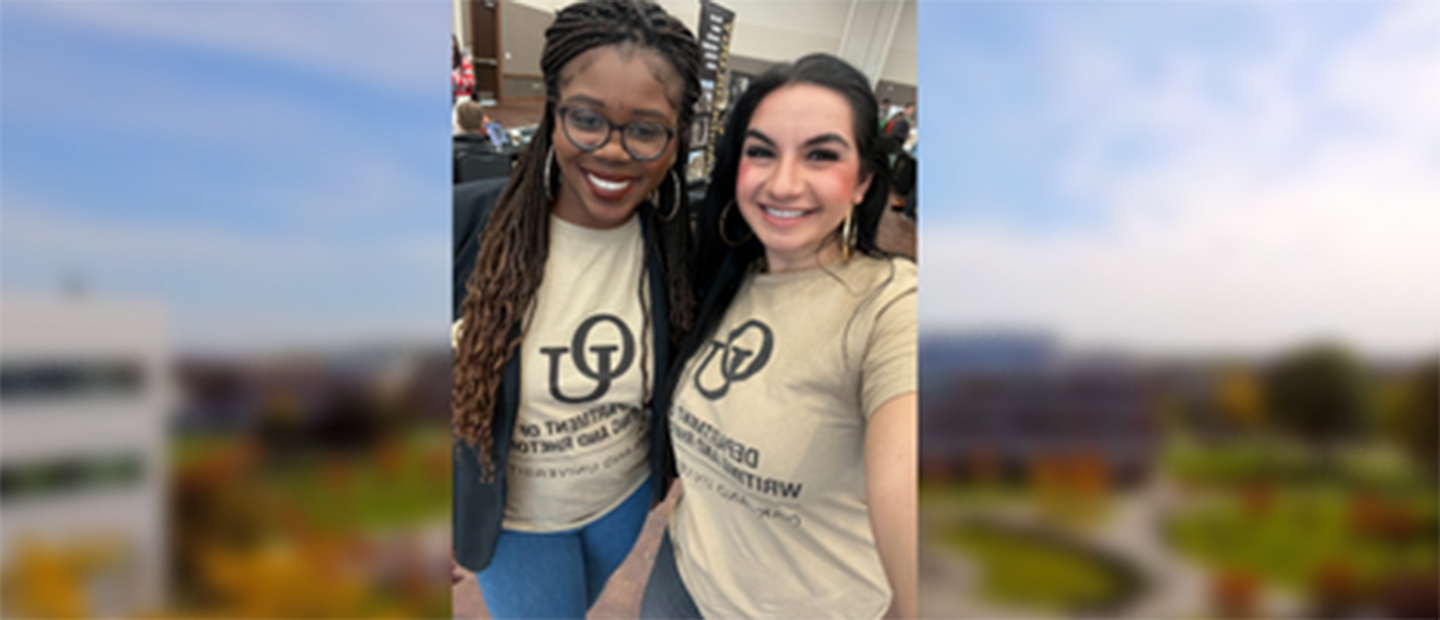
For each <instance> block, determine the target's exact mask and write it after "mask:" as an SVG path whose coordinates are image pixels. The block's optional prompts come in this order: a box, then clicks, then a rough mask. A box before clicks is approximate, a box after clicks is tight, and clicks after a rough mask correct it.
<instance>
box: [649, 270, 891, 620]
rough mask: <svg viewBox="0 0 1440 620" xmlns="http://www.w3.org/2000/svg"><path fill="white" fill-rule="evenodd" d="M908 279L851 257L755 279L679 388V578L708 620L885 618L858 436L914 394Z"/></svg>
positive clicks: (885, 587) (885, 588) (674, 416)
mask: <svg viewBox="0 0 1440 620" xmlns="http://www.w3.org/2000/svg"><path fill="white" fill-rule="evenodd" d="M915 299H916V270H915V264H914V263H911V262H909V261H907V260H904V259H889V260H884V259H875V258H870V257H866V256H859V257H856V258H854V259H851V260H850V261H849V262H846V263H839V264H834V265H830V266H827V267H825V268H821V269H810V270H806V271H801V272H793V273H783V274H773V275H768V274H751V275H749V276H747V280H746V281H745V282H744V283H743V284H742V285H741V288H740V291H739V292H738V293H737V295H736V297H735V301H734V303H732V304H731V306H730V308H729V310H728V311H727V313H726V315H725V318H724V320H723V321H722V322H721V323H720V327H719V329H718V330H717V331H716V332H715V335H714V336H713V337H712V342H711V343H710V345H709V346H708V347H707V348H705V349H702V350H701V351H699V352H698V353H697V354H696V355H695V356H694V357H693V358H692V359H691V360H690V361H689V362H687V364H686V367H685V371H684V373H683V374H682V375H681V377H680V379H679V381H680V383H679V385H678V386H677V387H678V389H677V391H676V399H675V405H674V407H673V408H672V409H671V410H670V413H669V415H670V433H671V437H672V439H673V440H674V441H673V443H674V446H675V456H676V465H677V467H678V469H679V471H680V477H681V479H682V480H684V489H685V491H684V495H683V496H682V497H681V499H680V502H679V504H678V505H677V507H676V509H675V515H674V517H673V518H672V520H671V536H672V538H673V539H674V541H675V549H676V560H677V563H678V566H679V569H680V575H681V578H682V579H683V580H684V581H685V585H686V586H687V588H688V589H689V590H690V594H691V595H692V596H693V597H694V599H695V603H696V605H697V606H698V607H699V609H700V611H701V612H702V613H703V614H704V615H705V617H707V618H711V617H717V618H737V617H747V618H754V617H791V618H831V617H841V618H878V617H880V616H881V615H883V614H884V613H885V610H886V609H887V608H888V606H889V603H890V595H891V593H890V587H889V584H888V582H887V580H886V578H885V572H884V569H883V568H882V567H881V565H880V556H879V555H878V553H877V552H876V550H875V540H874V536H873V533H872V530H871V528H870V520H869V513H868V512H867V509H866V503H865V462H864V448H865V428H866V423H867V421H868V420H869V418H870V416H871V415H872V414H873V413H874V412H875V410H876V409H877V408H879V407H880V405H882V404H884V403H885V402H886V401H888V400H890V399H891V398H894V397H896V396H900V395H902V394H906V393H909V392H913V391H915V389H916V371H915V355H916V334H915V324H916V314H915V313H916V305H915Z"/></svg>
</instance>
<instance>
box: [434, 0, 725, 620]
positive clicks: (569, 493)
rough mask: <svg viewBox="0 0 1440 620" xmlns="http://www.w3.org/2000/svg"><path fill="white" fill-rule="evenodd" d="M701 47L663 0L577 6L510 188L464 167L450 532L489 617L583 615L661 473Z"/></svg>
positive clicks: (552, 47)
mask: <svg viewBox="0 0 1440 620" xmlns="http://www.w3.org/2000/svg"><path fill="white" fill-rule="evenodd" d="M699 63H700V53H699V48H698V47H697V45H696V42H695V38H694V36H693V35H691V33H690V32H689V30H687V29H686V28H685V27H684V25H682V24H681V23H680V22H679V21H678V20H676V19H675V18H674V17H672V16H670V15H669V14H667V13H666V12H665V11H664V10H663V9H661V8H660V7H659V6H658V5H656V4H653V3H650V2H646V1H644V0H622V1H604V2H583V3H577V4H574V5H570V6H568V7H565V8H564V9H562V10H560V11H559V12H558V13H557V14H556V16H555V21H554V23H553V24H551V26H550V27H549V28H548V29H547V30H546V31H545V47H544V51H543V53H542V57H541V68H542V71H543V73H544V80H545V89H546V96H547V101H546V103H545V111H544V116H543V118H542V119H541V121H540V126H539V129H538V131H537V132H536V134H535V138H534V139H533V140H532V141H531V142H530V143H529V145H528V146H527V148H526V150H525V151H524V152H523V153H522V154H521V156H520V158H519V161H518V162H517V164H516V166H515V168H514V170H513V171H512V172H511V174H510V178H509V181H508V183H506V184H505V185H504V186H503V187H504V189H503V193H502V192H501V191H500V190H499V187H497V186H486V185H485V184H484V183H483V182H481V183H478V184H469V185H461V186H457V189H456V196H457V208H456V213H457V220H459V221H473V222H475V224H474V225H473V228H467V230H468V231H469V232H468V233H467V234H466V236H464V237H462V238H460V239H458V240H457V243H458V244H460V245H459V248H458V250H457V257H456V263H455V265H456V270H457V278H463V280H464V282H465V285H464V290H465V293H464V295H463V299H459V297H460V296H459V295H458V294H457V301H456V318H457V319H458V320H457V322H456V326H455V332H454V333H455V346H456V350H455V368H454V372H453V377H454V385H453V392H452V408H453V411H452V417H453V425H454V431H455V434H456V441H455V448H454V454H453V462H454V478H453V485H454V486H453V492H454V497H453V503H454V523H453V527H454V548H455V558H456V562H457V563H458V564H459V565H461V566H463V567H465V568H467V569H469V570H471V571H475V572H476V573H477V580H478V581H479V583H480V587H481V590H482V591H483V592H484V595H485V601H486V604H487V606H488V607H489V609H490V612H491V613H492V614H493V615H494V616H496V617H551V618H573V617H583V616H584V615H585V612H586V610H587V609H588V608H589V607H590V605H591V604H593V603H594V601H595V599H596V597H598V596H599V594H600V592H601V590H602V589H603V588H604V585H605V582H606V580H607V579H608V578H609V576H610V574H611V573H612V572H613V571H614V570H615V568H616V567H617V566H619V564H620V562H621V561H622V560H623V559H624V558H625V556H626V554H627V553H628V552H629V551H630V548H631V546H633V544H634V542H635V540H636V538H637V536H638V535H639V532H640V529H641V527H642V525H643V524H644V520H645V516H646V513H647V512H648V511H649V509H650V507H651V506H652V505H654V504H655V503H657V502H659V501H660V500H661V499H662V498H663V496H664V494H665V491H666V489H667V487H668V486H669V484H668V482H669V480H667V479H665V469H664V466H665V464H666V461H665V456H666V455H667V454H669V453H670V450H669V446H668V433H667V432H666V428H665V424H664V423H665V419H664V417H663V416H659V415H653V414H652V407H653V403H654V396H656V395H658V394H663V393H665V390H666V389H667V388H666V385H665V382H664V379H665V376H664V371H665V369H666V368H667V367H668V365H669V360H670V350H671V348H672V347H673V345H674V344H676V343H678V342H679V338H680V337H682V336H683V335H684V334H685V333H686V332H687V331H688V330H689V328H690V326H691V323H692V321H693V308H694V301H693V299H694V295H693V292H692V290H691V287H692V284H691V283H692V277H691V274H690V267H689V266H690V262H689V256H690V246H691V241H690V239H691V238H690V227H689V216H688V207H687V204H686V199H685V191H684V189H685V188H684V186H683V184H682V183H683V181H682V179H683V178H684V177H683V175H684V164H685V161H684V159H683V158H682V157H680V156H679V153H680V152H681V149H682V145H681V142H682V139H681V137H683V136H685V135H686V131H687V128H688V126H689V123H690V118H691V114H692V110H693V108H694V104H695V101H696V99H697V98H698V96H699V80H698V77H697V75H698V72H699ZM462 188H463V189H462ZM467 192H468V193H467Z"/></svg>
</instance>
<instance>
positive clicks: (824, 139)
mask: <svg viewBox="0 0 1440 620" xmlns="http://www.w3.org/2000/svg"><path fill="white" fill-rule="evenodd" d="M745 135H746V136H749V137H751V138H755V139H756V140H759V141H761V142H764V143H765V144H768V145H770V146H772V147H773V146H775V141H774V140H771V139H770V136H767V135H765V134H764V133H763V132H761V131H760V130H758V129H749V130H746V131H745ZM828 143H836V144H839V145H840V146H843V147H846V148H849V147H850V141H849V140H846V139H845V137H844V136H841V135H840V134H838V133H834V132H830V133H823V134H820V135H818V136H815V137H813V138H810V139H809V140H806V141H805V143H804V144H802V145H801V146H802V147H805V148H809V147H812V146H818V145H821V144H828Z"/></svg>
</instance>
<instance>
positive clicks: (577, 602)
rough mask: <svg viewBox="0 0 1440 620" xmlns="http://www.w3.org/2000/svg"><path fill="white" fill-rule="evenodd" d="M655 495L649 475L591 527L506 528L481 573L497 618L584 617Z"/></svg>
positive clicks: (627, 549)
mask: <svg viewBox="0 0 1440 620" xmlns="http://www.w3.org/2000/svg"><path fill="white" fill-rule="evenodd" d="M653 497H654V491H653V490H652V482H651V481H650V480H649V479H647V480H646V481H645V483H644V484H641V485H640V488H639V489H636V490H635V492H634V493H632V494H631V495H630V497H629V498H627V499H626V500H625V501H624V502H623V503H621V504H620V505H619V506H617V507H615V509H614V510H611V511H610V513H609V514H606V515H605V516H603V517H600V518H599V519H597V520H595V521H592V522H591V523H590V524H589V525H586V526H585V527H582V528H579V529H574V530H568V531H564V532H548V533H544V534H532V533H529V532H517V531H513V530H502V531H501V532H500V539H499V540H498V541H496V543H495V556H494V557H493V558H492V559H491V560H490V566H488V567H486V569H485V570H483V571H480V572H479V573H477V574H476V575H475V579H476V581H477V582H479V584H480V591H481V593H482V594H483V595H484V596H485V606H486V607H488V608H489V609H490V616H491V617H492V618H584V617H585V612H586V611H587V610H589V609H590V606H591V605H593V604H595V599H597V598H600V592H601V591H603V590H604V589H605V582H606V581H609V579H610V574H611V573H614V572H615V569H616V568H619V567H620V563H621V562H624V561H625V556H627V555H629V554H630V548H631V547H634V546H635V540H636V539H637V538H639V537H640V530H641V529H642V528H644V526H645V517H646V515H647V514H648V513H649V512H650V500H651V498H653Z"/></svg>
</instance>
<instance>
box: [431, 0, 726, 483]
mask: <svg viewBox="0 0 1440 620" xmlns="http://www.w3.org/2000/svg"><path fill="white" fill-rule="evenodd" d="M608 45H634V46H636V47H639V48H644V49H650V50H654V51H655V52H657V53H659V54H660V56H661V57H663V58H664V59H665V60H666V61H667V62H668V63H669V64H670V65H671V66H672V67H673V68H674V69H675V74H676V75H677V76H678V77H679V79H680V81H681V83H682V84H683V85H684V90H683V94H682V95H681V100H680V101H678V102H672V103H675V104H676V105H677V109H678V110H679V112H680V127H679V131H678V132H677V134H676V136H677V137H676V138H675V139H676V140H679V141H680V144H681V146H679V147H677V155H676V158H675V164H674V166H672V167H671V172H670V174H667V175H666V177H667V178H666V179H665V180H664V181H662V182H661V184H660V191H659V192H658V195H659V200H658V203H659V204H653V203H651V202H649V201H646V202H644V203H642V204H641V206H640V207H638V208H637V209H636V216H638V217H640V218H642V219H643V223H644V224H645V225H646V226H647V227H648V228H649V229H650V230H651V231H653V232H654V233H656V234H652V235H649V236H648V238H647V240H646V252H647V254H649V255H651V256H656V257H658V258H659V263H660V265H661V272H662V273H661V276H662V278H663V279H664V281H665V284H666V289H667V298H666V299H667V301H668V302H669V321H670V334H671V337H672V341H674V342H679V339H680V338H682V337H683V336H684V334H685V333H686V332H687V331H688V330H689V328H690V325H691V322H692V320H693V318H694V307H695V303H694V292H693V291H692V284H691V283H692V281H693V278H692V275H691V270H690V265H691V261H690V252H691V250H690V248H691V235H690V226H689V220H690V218H689V205H688V202H687V200H686V198H685V192H684V188H683V187H671V185H673V184H675V183H677V179H680V180H683V179H684V178H685V159H686V158H685V157H684V148H683V144H684V136H686V135H688V132H687V129H688V128H689V126H690V119H691V116H692V115H693V114H694V107H695V102H696V101H697V100H698V99H699V98H700V80H699V74H700V48H699V46H698V45H697V44H696V42H695V37H694V35H692V34H691V33H690V31H689V30H688V29H686V28H685V26H684V24H681V23H680V21H679V20H677V19H675V18H674V17H672V16H671V15H670V14H669V13H666V12H665V10H664V9H662V8H660V6H659V5H657V4H654V3H652V2H648V1H645V0H618V1H615V0H602V1H591V2H580V3H576V4H572V5H570V6H567V7H565V8H564V9H561V10H560V11H559V12H558V13H556V15H555V21H554V23H552V24H551V25H550V27H549V28H547V29H546V30H545V49H544V51H543V52H542V53H541V57H540V67H541V71H542V72H543V73H544V78H545V93H546V102H545V113H544V116H543V117H541V119H540V127H539V129H537V130H536V132H535V137H534V139H532V140H531V141H530V144H529V145H528V146H527V147H526V148H525V151H524V152H523V153H522V154H521V155H520V158H519V161H518V162H517V164H516V166H515V169H514V171H513V172H511V174H510V182H509V184H507V185H506V187H505V191H504V193H503V194H502V195H501V197H500V201H499V202H498V203H497V204H496V206H495V209H494V211H493V212H492V213H491V215H490V221H489V223H488V224H487V225H486V227H485V232H484V233H483V236H482V237H481V244H480V252H479V255H478V256H477V257H476V261H475V270H474V271H472V272H471V274H470V278H469V279H468V280H467V281H466V283H465V288H466V292H467V295H466V297H465V301H464V302H462V304H461V310H460V312H461V317H462V319H463V323H462V330H463V331H462V333H461V335H460V338H459V340H458V342H457V346H456V351H455V369H454V372H452V373H451V374H452V379H453V386H452V390H451V396H452V398H451V419H452V422H453V424H454V427H455V433H456V435H457V436H459V437H460V438H462V439H464V440H465V441H466V442H467V443H469V444H470V445H471V446H473V447H475V449H476V450H477V451H478V452H479V455H480V462H481V465H482V467H483V468H484V469H485V470H486V471H487V472H488V471H491V468H492V467H493V464H492V462H491V461H492V459H491V455H492V453H493V445H492V444H493V443H494V442H495V440H496V438H494V437H493V436H492V424H491V422H492V420H491V418H492V417H493V415H494V409H495V394H496V388H497V387H498V386H499V384H500V380H501V374H502V372H501V371H502V368H503V367H504V365H505V362H506V360H507V359H508V358H509V357H510V356H511V355H513V354H515V353H516V349H517V347H518V346H519V344H520V341H521V339H522V338H523V334H521V333H519V332H520V330H521V328H522V326H523V325H524V321H525V317H526V316H527V315H528V314H529V313H530V312H531V302H532V301H533V300H534V298H535V292H536V291H537V290H538V289H539V286H540V280H541V276H542V275H543V274H544V270H545V261H546V259H547V258H548V256H549V247H550V227H549V214H550V206H551V199H550V196H554V195H556V192H558V185H559V181H560V172H559V170H558V169H552V170H551V171H550V173H549V174H548V175H547V174H546V170H545V167H546V166H547V165H551V162H549V161H547V159H548V158H547V152H549V151H550V149H551V138H552V136H553V134H554V129H555V114H556V112H555V107H556V104H555V102H556V101H557V100H559V98H560V84H561V78H562V75H561V73H562V71H563V70H564V68H565V67H566V65H568V64H569V63H570V61H572V60H574V59H575V58H576V57H577V56H579V55H580V54H582V53H584V52H587V51H589V50H592V49H596V48H599V47H604V46H608ZM552 168H554V166H552ZM546 178H549V180H550V185H551V186H550V187H545V179H546ZM679 182H681V183H683V181H679ZM677 210H678V211H677ZM671 214H676V215H675V216H673V217H672V216H671ZM667 218H668V220H667ZM655 293H656V294H658V293H659V292H658V291H655ZM645 311H646V312H647V315H646V316H647V317H648V312H649V309H648V308H646V309H645ZM506 439H508V438H501V440H506Z"/></svg>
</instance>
